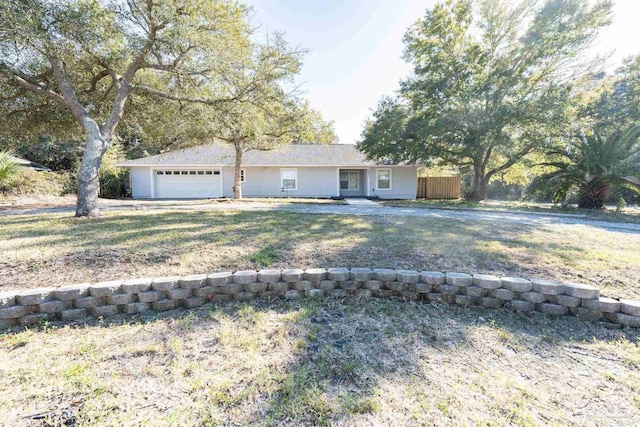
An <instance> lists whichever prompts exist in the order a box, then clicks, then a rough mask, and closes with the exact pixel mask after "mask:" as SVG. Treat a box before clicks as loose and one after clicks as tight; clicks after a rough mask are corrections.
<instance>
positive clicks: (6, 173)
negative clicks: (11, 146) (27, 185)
mask: <svg viewBox="0 0 640 427" xmlns="http://www.w3.org/2000/svg"><path fill="white" fill-rule="evenodd" d="M18 168H19V166H18V163H16V162H15V160H13V157H12V156H11V153H9V152H8V151H0V185H5V183H7V182H9V181H10V180H11V178H12V177H13V176H14V175H15V174H16V173H17V172H18Z"/></svg>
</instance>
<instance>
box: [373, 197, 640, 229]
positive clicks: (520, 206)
mask: <svg viewBox="0 0 640 427" xmlns="http://www.w3.org/2000/svg"><path fill="white" fill-rule="evenodd" d="M381 203H382V204H384V205H387V206H399V207H410V208H432V209H480V210H492V211H521V212H529V213H530V212H541V213H558V214H573V215H581V216H584V217H587V218H588V219H592V220H595V221H612V222H626V223H636V224H637V223H640V207H638V206H629V207H627V208H625V210H624V212H621V213H620V212H616V211H615V207H613V208H612V207H607V208H606V209H603V210H595V211H594V210H593V209H579V208H577V207H572V206H560V205H553V204H550V203H528V202H509V201H504V200H486V201H483V202H480V203H477V202H469V201H466V200H387V201H381Z"/></svg>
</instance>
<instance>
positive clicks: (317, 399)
mask: <svg viewBox="0 0 640 427" xmlns="http://www.w3.org/2000/svg"><path fill="white" fill-rule="evenodd" d="M111 322H112V323H106V322H102V321H95V322H93V323H90V324H88V325H76V326H65V327H62V328H55V327H50V326H49V327H47V326H45V327H43V328H41V329H39V330H35V329H32V330H28V331H25V332H21V333H17V334H5V335H0V419H1V420H2V424H3V425H60V424H61V423H62V422H64V421H65V420H69V419H71V420H73V422H75V424H68V425H100V426H121V425H144V426H203V425H207V426H213V425H279V426H280V425H281V426H299V425H329V424H332V425H346V426H366V425H394V426H397V425H437V426H441V425H443V426H444V425H447V426H449V425H450V426H458V425H465V426H466V425H482V426H489V425H491V426H534V425H555V426H568V425H578V426H582V425H585V426H586V425H590V426H591V425H602V426H604V425H629V426H631V425H638V424H639V423H640V394H639V390H640V349H639V347H638V344H637V343H638V335H637V332H636V331H632V330H626V331H622V330H607V329H603V328H602V327H600V326H599V325H596V324H593V323H586V322H583V321H580V320H578V319H575V318H564V319H548V318H545V317H544V316H542V315H534V316H531V317H526V316H520V315H517V314H514V313H509V312H507V311H504V310H481V309H472V308H460V307H449V306H443V305H436V304H424V303H409V302H403V301H398V300H375V299H372V300H367V301H364V300H357V299H351V298H347V299H345V300H336V299H333V300H306V301H294V302H288V301H282V300H277V301H254V302H252V303H250V304H239V303H228V304H221V305H219V306H216V307H213V306H210V307H204V308H202V309H199V310H192V311H190V312H186V311H174V312H167V313H163V314H150V315H148V316H146V317H137V318H133V317H129V318H126V319H120V320H118V319H116V320H112V321H111ZM37 418H40V419H39V420H38V419H37ZM47 423H48V424H47ZM56 423H58V424H56Z"/></svg>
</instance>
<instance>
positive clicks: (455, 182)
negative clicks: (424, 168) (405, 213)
mask: <svg viewBox="0 0 640 427" xmlns="http://www.w3.org/2000/svg"><path fill="white" fill-rule="evenodd" d="M461 195H462V179H461V178H460V177H459V176H435V177H426V178H418V194H417V198H418V199H459V198H460V196H461Z"/></svg>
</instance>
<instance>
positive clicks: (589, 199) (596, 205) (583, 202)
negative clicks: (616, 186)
mask: <svg viewBox="0 0 640 427" xmlns="http://www.w3.org/2000/svg"><path fill="white" fill-rule="evenodd" d="M610 193H611V186H610V185H609V184H600V185H591V186H589V187H587V188H585V189H583V191H582V194H581V195H580V201H579V202H578V207H579V208H584V209H602V208H603V207H604V202H605V200H607V198H609V194H610Z"/></svg>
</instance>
